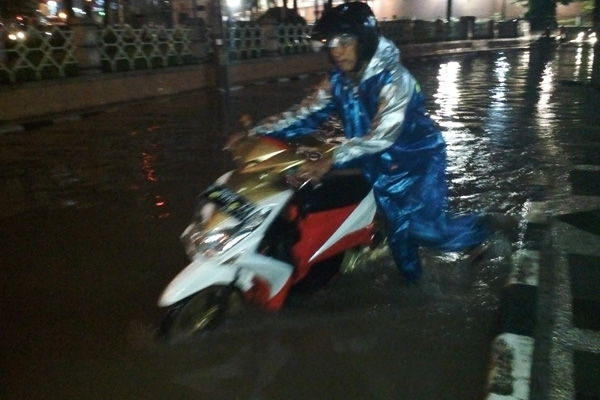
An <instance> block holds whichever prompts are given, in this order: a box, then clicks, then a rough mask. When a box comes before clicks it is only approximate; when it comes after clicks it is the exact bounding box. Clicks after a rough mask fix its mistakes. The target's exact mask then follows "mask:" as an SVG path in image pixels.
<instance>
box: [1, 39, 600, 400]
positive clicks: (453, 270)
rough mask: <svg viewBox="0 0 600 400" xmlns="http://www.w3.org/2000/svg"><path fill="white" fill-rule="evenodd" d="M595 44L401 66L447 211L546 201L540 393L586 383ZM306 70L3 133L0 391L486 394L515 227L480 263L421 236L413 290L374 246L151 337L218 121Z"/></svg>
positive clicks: (597, 160) (520, 241)
mask: <svg viewBox="0 0 600 400" xmlns="http://www.w3.org/2000/svg"><path fill="white" fill-rule="evenodd" d="M592 54H593V53H592V52H591V49H589V48H585V47H574V46H573V47H571V46H564V47H562V48H560V49H558V50H555V49H549V48H545V49H532V50H530V51H523V52H521V51H519V52H507V53H498V54H479V55H476V54H472V55H466V56H461V57H456V58H443V59H436V60H429V61H421V62H419V63H416V62H413V63H408V64H407V65H408V67H409V68H410V69H411V70H412V71H413V72H414V74H415V75H416V77H417V79H418V80H419V81H420V83H421V85H422V87H423V90H424V92H425V93H427V94H428V95H429V99H430V100H429V108H430V110H431V113H432V115H433V116H434V118H435V119H436V120H437V121H438V123H439V124H440V125H441V126H442V128H444V131H445V137H446V140H447V142H448V154H449V163H450V165H449V169H448V178H449V183H450V189H451V196H452V197H451V204H452V207H453V209H454V210H456V211H460V212H468V211H485V212H493V213H497V214H501V215H506V216H511V217H515V218H518V219H520V218H524V217H525V215H526V214H527V210H529V209H531V206H532V205H535V207H537V209H539V210H541V213H542V214H543V216H544V217H545V226H546V227H547V230H544V238H543V239H542V240H541V243H542V247H541V248H540V253H541V260H542V261H541V269H540V283H539V301H538V310H537V311H538V322H539V323H537V324H536V328H535V342H536V350H535V355H536V357H535V360H534V364H533V365H534V369H533V372H532V391H531V397H532V398H535V399H546V398H548V399H552V400H554V399H574V398H586V397H582V396H584V395H587V396H592V397H588V398H594V397H593V396H598V393H600V391H598V387H597V386H596V385H597V379H594V378H595V377H597V376H598V374H596V373H595V371H598V368H599V365H600V361H599V357H598V354H599V353H600V348H599V345H598V343H599V341H598V334H597V333H598V319H599V318H598V309H599V308H598V307H597V305H598V304H597V303H598V301H600V298H599V297H598V291H597V288H598V287H600V286H599V285H597V284H596V285H594V284H591V282H596V283H597V282H598V280H599V279H600V277H599V276H598V272H597V271H598V270H597V268H595V266H597V262H596V258H597V257H598V256H599V255H598V248H599V246H598V245H597V241H596V240H597V235H598V222H597V220H598V218H599V216H598V214H599V211H598V210H599V209H600V206H599V203H598V202H597V201H596V199H597V196H598V193H597V189H598V188H597V185H596V182H598V181H599V180H598V179H597V173H598V171H597V168H596V166H599V165H600V157H599V156H598V151H597V150H598V140H597V135H598V134H599V133H600V131H599V130H598V127H599V126H600V115H599V114H598V113H597V110H598V109H600V98H599V96H600V94H599V92H598V91H596V90H594V89H592V88H590V87H589V86H587V85H586V84H585V82H586V80H587V79H588V78H589V75H590V73H591V61H592ZM316 79H318V78H317V77H314V76H308V77H304V78H302V79H299V80H294V81H290V82H282V83H277V84H266V85H262V86H252V87H245V88H241V89H239V90H236V91H235V92H232V94H231V98H230V99H229V102H228V103H227V105H226V107H225V108H223V107H220V106H219V101H218V99H219V96H218V94H216V93H211V92H194V93H186V94H182V95H179V96H174V97H164V98H160V99H154V100H149V101H144V102H138V103H131V104H124V105H121V106H118V107H117V106H116V107H113V108H110V109H106V110H103V111H102V112H100V113H97V114H90V115H84V116H72V117H70V118H65V119H64V120H63V121H61V122H60V123H55V124H53V125H52V126H46V127H33V126H32V128H34V129H30V130H27V131H24V132H6V133H2V134H0V194H1V196H0V237H2V240H1V241H0V266H1V268H2V272H3V276H2V279H1V280H0V300H1V301H2V304H3V306H2V312H1V316H0V317H1V319H2V326H3V340H2V341H0V346H1V347H0V350H1V352H2V354H3V355H5V356H4V357H3V359H2V361H0V366H1V371H2V373H1V374H0V398H3V399H4V398H6V399H80V398H90V399H94V398H98V399H105V398H132V399H134V398H140V399H164V398H180V399H199V398H201V399H224V398H230V399H281V398H287V399H313V398H321V397H328V398H332V399H398V398H408V399H413V400H429V399H431V400H433V399H436V400H439V399H449V400H456V399H461V400H462V399H481V398H484V397H485V395H486V392H487V387H486V386H487V374H488V367H489V361H490V360H489V358H490V357H489V353H490V344H491V342H492V339H493V338H494V335H496V334H497V324H498V320H499V309H500V298H501V292H502V289H503V287H504V285H505V282H506V280H507V277H508V275H509V273H510V268H511V265H510V264H511V260H510V258H511V254H512V253H514V252H518V251H519V250H521V249H523V248H525V247H526V245H527V243H526V242H527V238H528V236H527V232H526V228H525V225H524V224H521V225H519V228H517V229H516V230H514V231H511V232H504V233H505V234H504V235H499V236H498V237H497V238H496V239H497V240H496V241H495V242H494V243H493V245H492V246H491V247H490V248H491V251H490V252H488V254H487V255H486V257H485V259H482V260H480V261H479V262H477V263H475V264H473V263H469V262H467V260H466V257H465V256H464V255H463V254H459V253H449V254H438V253H436V252H432V251H424V252H423V256H424V264H425V274H424V278H423V281H422V282H421V284H420V285H419V286H417V287H406V285H405V284H404V282H403V281H402V279H401V278H400V277H399V275H398V274H397V272H396V270H395V267H394V266H393V265H392V263H391V260H390V259H389V256H388V255H387V254H386V253H385V252H383V253H382V254H378V255H377V257H376V258H374V259H372V260H371V262H369V263H367V264H366V265H364V266H363V268H361V269H359V270H357V271H354V272H353V273H351V274H346V275H342V276H340V277H338V279H336V280H335V282H333V284H332V285H330V286H328V287H327V288H325V290H323V291H321V292H319V293H316V294H314V295H312V296H297V297H294V298H292V299H290V303H289V304H288V305H287V306H286V307H285V308H284V309H283V310H282V311H281V312H279V313H277V314H266V313H263V312H260V311H259V310H251V311H249V312H248V313H247V314H245V315H242V316H240V317H239V318H236V319H234V320H232V321H229V322H228V323H227V324H226V325H224V326H222V327H220V328H219V330H218V331H216V332H214V333H213V334H210V335H208V336H205V337H201V338H198V339H197V340H193V341H191V342H190V343H184V344H181V345H178V346H167V345H165V344H163V343H161V342H160V341H158V340H157V339H156V337H155V333H156V322H157V321H158V320H159V317H160V312H159V310H157V307H156V300H157V298H158V295H159V294H160V291H161V290H162V289H163V288H164V286H165V285H166V284H167V283H168V281H169V279H171V278H172V277H173V276H174V274H176V273H177V271H178V270H179V269H180V268H181V267H182V266H184V265H185V263H186V260H185V257H184V254H183V250H182V248H181V246H180V244H179V240H178V237H179V234H180V233H181V231H182V230H183V228H184V227H185V225H186V223H187V221H188V219H189V218H190V216H191V212H192V208H193V204H194V197H195V195H196V193H198V192H199V191H200V190H201V189H203V188H204V187H206V185H208V184H209V183H210V182H211V181H212V180H213V179H215V178H216V177H217V176H219V175H220V174H221V173H222V172H224V171H226V170H227V169H228V168H229V167H230V165H229V163H228V162H227V160H226V159H224V158H223V157H222V154H221V152H220V148H221V146H222V144H223V142H224V139H225V135H223V132H224V131H234V130H236V129H237V128H238V127H237V124H236V123H235V122H231V121H236V120H237V119H238V118H239V116H240V115H241V114H243V113H250V114H251V115H252V116H253V117H254V118H255V119H259V118H261V117H264V116H267V115H269V114H270V113H271V112H273V111H274V110H280V109H282V108H284V107H286V106H287V105H289V104H292V103H293V102H295V101H298V100H299V99H300V98H301V97H302V96H303V95H304V94H305V93H306V87H308V86H310V84H312V83H313V82H315V81H316ZM223 121H226V123H224V122H223ZM564 376H573V379H572V380H571V379H564ZM576 396H579V397H576Z"/></svg>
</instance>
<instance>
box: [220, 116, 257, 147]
mask: <svg viewBox="0 0 600 400" xmlns="http://www.w3.org/2000/svg"><path fill="white" fill-rule="evenodd" d="M239 122H240V124H241V125H242V127H243V129H244V130H243V131H241V132H236V133H233V134H232V135H231V136H229V138H228V139H227V142H225V146H223V150H231V149H233V148H234V147H235V145H236V144H237V143H238V142H239V141H240V140H242V139H245V138H247V137H248V130H249V129H250V127H251V126H252V118H251V117H250V115H248V114H244V115H242V116H241V117H240V120H239Z"/></svg>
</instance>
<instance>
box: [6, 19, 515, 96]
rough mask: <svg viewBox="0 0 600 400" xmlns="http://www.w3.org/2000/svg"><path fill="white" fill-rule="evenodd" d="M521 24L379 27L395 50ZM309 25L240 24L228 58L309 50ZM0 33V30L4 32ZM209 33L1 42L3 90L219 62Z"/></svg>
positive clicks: (57, 35)
mask: <svg viewBox="0 0 600 400" xmlns="http://www.w3.org/2000/svg"><path fill="white" fill-rule="evenodd" d="M522 24H523V23H522V22H517V21H502V22H499V23H497V22H494V21H490V20H487V21H475V20H474V19H464V20H463V19H461V20H460V21H455V22H451V23H445V22H443V21H441V20H438V21H421V20H409V19H405V20H393V21H381V22H380V28H381V32H382V34H383V35H385V36H386V37H388V38H390V39H392V40H393V41H395V42H396V43H398V44H406V43H427V42H439V41H452V40H467V39H490V38H494V37H518V36H522V35H523V33H524V31H525V30H526V29H524V28H523V27H522ZM311 29H312V27H311V26H310V25H283V24H263V25H259V24H257V23H253V22H239V23H234V24H229V25H228V26H226V35H225V36H226V37H225V41H226V47H225V48H226V49H227V58H228V60H230V61H243V60H248V59H256V58H261V57H265V56H272V55H280V56H285V55H291V54H302V53H307V52H311V51H312V47H311V44H310V40H309V38H310V33H311ZM0 32H1V31H0ZM211 43H212V38H211V33H210V30H209V29H208V28H206V26H205V25H202V24H201V25H190V26H188V27H177V28H174V29H165V28H161V27H143V28H141V29H132V28H131V27H119V26H108V27H99V26H97V25H94V24H91V23H85V22H79V23H76V24H74V25H72V26H52V27H46V28H44V29H35V28H32V27H30V28H28V30H27V31H26V32H24V38H23V39H16V40H10V39H8V37H7V35H6V32H5V33H4V34H3V35H2V40H0V84H2V83H5V84H6V83H16V82H24V81H32V80H42V79H53V78H68V77H72V76H77V75H83V74H90V73H103V72H104V73H111V72H122V71H134V70H141V69H155V68H164V67H171V66H181V65H189V64H201V63H208V62H211V61H213V60H214V53H213V50H212V46H211Z"/></svg>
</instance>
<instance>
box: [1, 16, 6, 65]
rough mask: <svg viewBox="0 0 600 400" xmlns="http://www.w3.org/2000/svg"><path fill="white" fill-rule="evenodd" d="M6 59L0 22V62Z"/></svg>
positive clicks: (2, 26) (2, 28)
mask: <svg viewBox="0 0 600 400" xmlns="http://www.w3.org/2000/svg"><path fill="white" fill-rule="evenodd" d="M5 61H6V52H5V51H4V25H3V24H0V62H1V63H3V62H5Z"/></svg>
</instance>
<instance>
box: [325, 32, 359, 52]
mask: <svg viewBox="0 0 600 400" xmlns="http://www.w3.org/2000/svg"><path fill="white" fill-rule="evenodd" d="M357 40H358V38H357V36H356V35H350V34H347V33H344V34H341V35H334V36H332V37H330V38H329V39H328V40H327V41H326V42H325V45H326V46H327V47H328V48H330V49H332V48H335V47H347V46H349V45H351V44H352V43H355V42H356V41H357Z"/></svg>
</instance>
